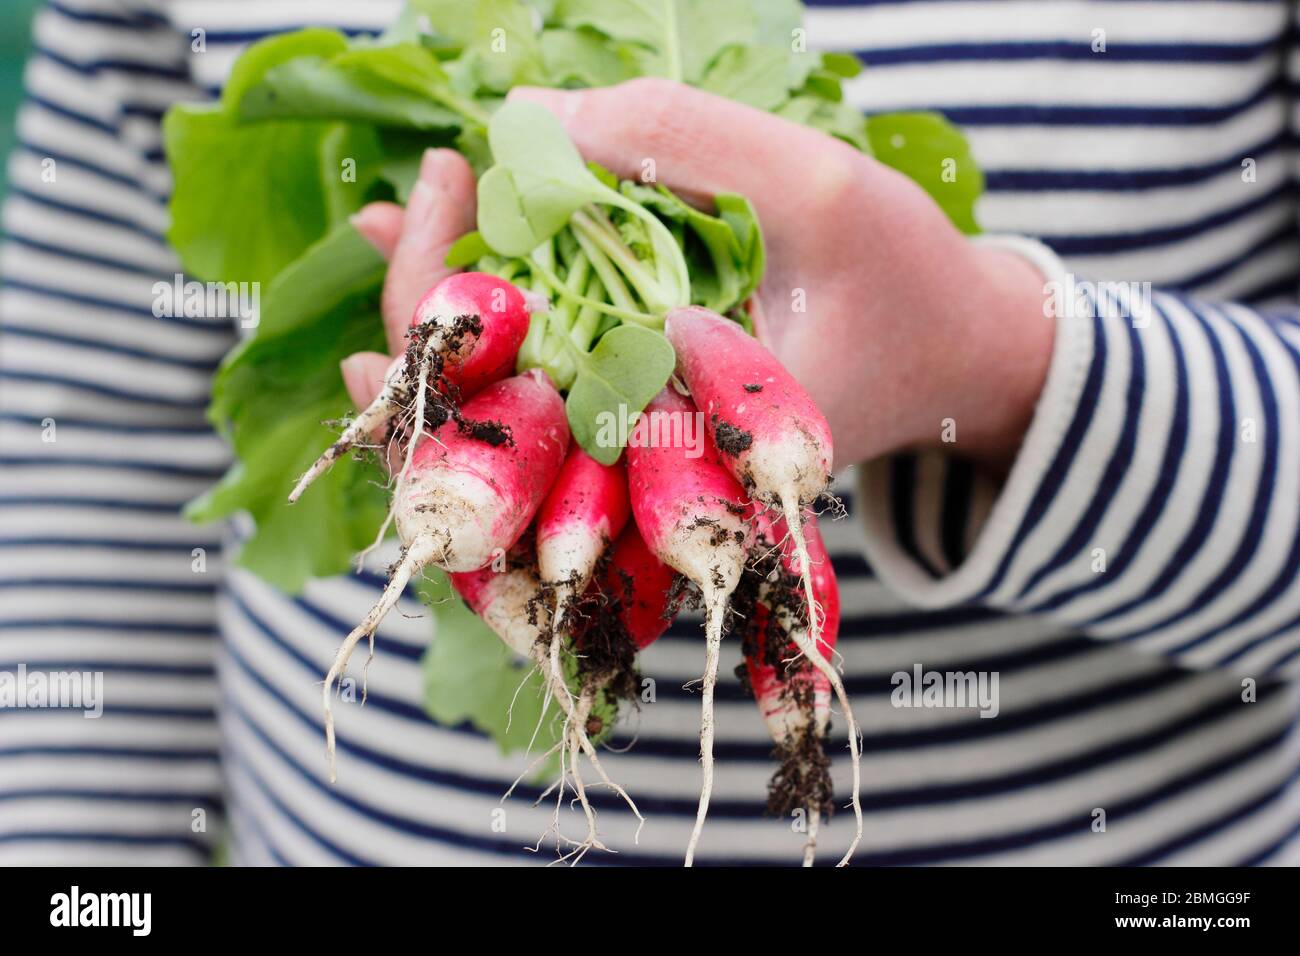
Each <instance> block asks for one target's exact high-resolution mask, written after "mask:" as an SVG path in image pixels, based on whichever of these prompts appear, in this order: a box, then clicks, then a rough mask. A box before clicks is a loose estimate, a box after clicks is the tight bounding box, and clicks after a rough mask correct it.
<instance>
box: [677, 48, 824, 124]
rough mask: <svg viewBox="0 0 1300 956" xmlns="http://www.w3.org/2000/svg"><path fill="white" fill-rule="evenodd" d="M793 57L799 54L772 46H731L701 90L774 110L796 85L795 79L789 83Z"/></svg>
mask: <svg viewBox="0 0 1300 956" xmlns="http://www.w3.org/2000/svg"><path fill="white" fill-rule="evenodd" d="M792 56H796V57H797V56H798V54H791V53H789V52H788V51H786V50H782V49H778V48H774V47H761V46H736V47H731V48H730V49H728V50H724V51H723V52H722V55H721V56H719V57H718V59H717V61H716V62H715V63H714V64H713V66H712V67H710V68H709V72H708V73H706V74H705V76H704V79H703V81H702V82H701V83H700V88H701V89H704V90H708V91H709V92H710V93H716V94H717V95H719V96H725V97H727V98H728V99H733V100H736V101H738V102H741V103H746V104H748V105H749V106H753V107H756V108H757V109H760V110H774V109H776V108H777V107H778V106H780V105H781V104H782V103H784V102H785V101H786V100H788V99H789V98H790V87H791V86H798V85H799V81H798V80H795V82H793V83H792V82H791V80H792V77H791V72H790V69H791V68H790V62H791V57H792ZM802 59H803V61H804V62H807V59H808V58H807V57H803V58H802Z"/></svg>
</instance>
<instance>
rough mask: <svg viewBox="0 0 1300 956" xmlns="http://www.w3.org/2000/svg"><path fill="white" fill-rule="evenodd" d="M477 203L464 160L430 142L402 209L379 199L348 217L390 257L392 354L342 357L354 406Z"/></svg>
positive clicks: (377, 383) (386, 296)
mask: <svg viewBox="0 0 1300 956" xmlns="http://www.w3.org/2000/svg"><path fill="white" fill-rule="evenodd" d="M475 208H476V203H475V183H474V171H473V170H472V169H470V166H469V163H467V162H466V161H465V159H464V157H462V156H461V155H460V154H459V153H457V152H455V151H454V150H450V149H430V150H428V151H426V152H425V154H424V158H423V160H422V161H421V162H420V175H419V178H418V179H417V180H416V183H415V186H414V187H413V188H412V190H411V195H410V199H409V200H408V202H407V204H406V208H405V209H403V208H402V207H401V206H399V205H396V204H395V203H386V202H377V203H371V204H370V205H368V206H365V207H363V208H362V209H361V210H360V211H358V212H357V214H356V215H355V216H353V217H352V224H353V226H355V227H356V230H357V231H358V232H359V233H361V235H363V236H365V238H366V239H367V240H368V241H369V242H370V244H371V245H373V246H374V247H375V248H376V249H378V250H379V252H380V253H381V254H382V255H383V257H384V258H385V259H387V260H388V274H387V276H386V277H385V279H384V292H383V299H382V303H381V309H382V312H383V317H384V329H385V331H386V332H387V333H388V351H389V353H391V354H389V355H381V354H380V353H378V352H358V353H356V354H355V355H349V356H348V357H347V358H346V359H344V360H343V363H342V366H341V368H342V372H343V382H344V384H345V385H347V389H348V395H349V396H350V397H351V398H352V401H353V402H355V403H356V407H357V408H365V407H366V406H367V405H369V404H370V403H371V402H372V401H374V399H375V396H377V395H378V394H379V390H380V389H381V388H382V387H383V384H384V375H385V373H386V372H387V371H388V367H389V365H391V364H392V362H393V356H394V355H398V354H400V353H401V352H403V351H405V349H406V331H407V329H409V328H410V326H411V315H412V313H413V312H414V311H415V306H416V303H418V302H419V301H420V298H421V297H422V296H423V295H424V293H425V292H427V291H428V290H429V289H430V288H432V287H433V286H435V285H437V284H438V283H439V282H440V281H442V280H443V279H444V278H446V277H447V276H448V275H450V274H451V273H452V272H453V271H455V270H452V269H448V268H447V267H446V266H444V265H443V261H444V260H445V259H446V258H447V250H448V249H449V248H450V247H451V244H452V243H453V242H455V241H456V240H457V239H459V238H460V237H461V236H463V235H464V234H465V233H467V232H470V231H472V230H473V229H474V223H475V215H476V212H475Z"/></svg>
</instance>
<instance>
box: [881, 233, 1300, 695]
mask: <svg viewBox="0 0 1300 956" xmlns="http://www.w3.org/2000/svg"><path fill="white" fill-rule="evenodd" d="M988 241H991V242H994V243H1001V244H1004V245H1007V246H1010V247H1011V248H1014V249H1016V250H1018V251H1019V252H1021V253H1022V254H1023V255H1025V256H1026V257H1028V258H1029V259H1030V260H1031V261H1033V262H1034V263H1035V264H1036V265H1037V266H1038V268H1039V269H1040V271H1041V272H1042V273H1043V274H1044V277H1045V282H1046V283H1047V286H1046V288H1047V290H1048V291H1050V292H1051V293H1052V295H1053V298H1054V299H1055V301H1056V307H1055V309H1054V310H1053V311H1055V312H1056V313H1057V317H1056V322H1057V327H1056V343H1055V348H1054V354H1053V356H1052V361H1051V367H1050V370H1049V373H1048V378H1047V383H1046V386H1045V388H1044V391H1043V393H1042V396H1041V397H1040V399H1039V402H1038V406H1037V409H1036V411H1035V414H1034V418H1033V421H1032V423H1031V425H1030V428H1029V430H1028V432H1027V434H1026V436H1025V439H1024V443H1023V445H1022V447H1021V449H1020V451H1019V454H1018V456H1017V458H1016V460H1015V462H1014V464H1013V466H1012V468H1011V470H1010V472H1009V474H1007V475H1006V476H1005V478H997V477H994V476H991V475H988V474H983V473H981V472H979V471H978V470H977V469H975V468H974V467H972V466H971V465H970V464H969V463H968V462H965V461H964V460H963V459H961V458H960V447H961V422H959V421H958V422H951V423H948V425H949V431H948V434H947V435H946V436H945V439H946V440H947V439H951V441H952V453H951V454H948V453H945V452H942V451H940V452H933V453H925V454H919V455H903V456H896V457H893V458H886V459H883V460H879V461H876V462H873V463H871V464H869V465H867V466H865V467H864V468H863V470H862V473H861V475H860V489H861V505H860V507H859V511H860V512H861V513H862V515H863V518H864V520H865V522H866V526H867V532H868V535H867V537H868V544H867V551H868V558H869V560H870V562H871V564H872V565H873V567H874V568H875V569H876V571H877V573H878V574H879V575H880V576H881V578H882V579H884V580H885V582H886V583H888V584H890V585H892V586H893V587H894V588H895V589H896V590H897V591H898V593H899V594H900V596H902V597H903V598H905V599H907V600H909V601H911V602H913V603H915V604H918V605H920V606H923V607H927V608H947V607H953V606H957V605H972V604H977V605H984V606H987V607H988V608H991V609H993V610H995V611H1007V612H1015V613H1019V614H1025V613H1028V614H1036V615H1042V616H1044V617H1046V618H1048V619H1050V620H1052V621H1054V622H1056V623H1061V624H1065V625H1068V626H1071V627H1074V628H1077V629H1079V630H1081V631H1082V632H1084V633H1087V634H1089V635H1091V636H1094V637H1096V638H1100V639H1104V640H1112V641H1125V642H1129V643H1130V644H1132V645H1133V646H1134V647H1136V648H1139V649H1141V650H1144V651H1149V652H1152V653H1158V654H1163V655H1168V656H1170V657H1172V658H1174V659H1176V660H1177V661H1178V662H1180V663H1182V664H1184V665H1187V666H1192V667H1198V668H1210V667H1219V668H1230V669H1232V670H1234V671H1236V672H1238V673H1241V674H1243V675H1258V674H1262V673H1266V672H1269V671H1273V670H1275V669H1287V670H1290V671H1292V672H1294V671H1295V670H1296V669H1297V665H1298V663H1300V580H1298V576H1300V309H1297V308H1280V309H1274V310H1260V309H1254V308H1248V307H1246V306H1243V305H1240V304H1235V303H1230V302H1206V301H1197V300H1196V299H1192V298H1188V297H1184V296H1181V295H1175V294H1169V293H1165V292H1160V291H1156V290H1152V289H1151V288H1150V286H1149V285H1147V284H1141V283H1138V284H1130V283H1091V282H1088V281H1085V280H1084V279H1082V278H1079V277H1075V276H1073V275H1071V274H1069V273H1067V271H1066V269H1065V267H1064V266H1063V265H1062V263H1061V262H1060V261H1059V260H1058V259H1057V257H1056V256H1055V255H1054V254H1053V253H1052V252H1051V251H1050V250H1048V249H1047V248H1046V247H1044V246H1041V245H1039V244H1038V243H1034V242H1030V241H1028V240H1020V239H1014V238H993V239H991V240H988ZM1046 320H1047V319H1045V321H1046Z"/></svg>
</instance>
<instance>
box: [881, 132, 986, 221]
mask: <svg viewBox="0 0 1300 956" xmlns="http://www.w3.org/2000/svg"><path fill="white" fill-rule="evenodd" d="M867 134H868V136H869V137H870V140H871V151H872V153H873V154H874V155H875V157H876V159H878V160H880V161H881V162H882V163H885V164H887V165H889V166H892V167H894V168H895V169H897V170H898V171H899V172H901V173H904V174H905V175H906V176H908V177H909V178H911V179H913V180H915V181H916V182H917V183H918V184H919V185H920V186H921V187H922V188H923V189H924V190H925V191H926V192H927V193H929V194H930V196H931V198H933V199H934V201H935V202H937V203H938V204H939V206H940V207H941V208H942V209H943V211H944V212H945V213H947V214H948V218H949V219H951V220H952V222H953V224H954V225H955V226H956V227H957V228H958V229H960V230H961V231H962V232H965V233H968V234H974V233H977V232H979V231H980V227H979V224H978V223H977V222H976V221H975V202H976V200H978V199H979V197H980V194H981V193H982V192H983V191H984V174H983V173H981V172H980V168H979V165H978V164H977V163H976V162H975V157H974V156H972V155H971V151H970V144H969V143H968V142H967V141H966V137H965V136H963V135H962V134H961V131H960V130H958V129H957V128H956V127H955V126H953V125H952V124H951V123H949V122H948V121H947V120H946V119H944V117H942V116H940V115H939V114H938V113H883V114H880V115H877V116H872V117H871V118H870V119H869V120H868V121H867Z"/></svg>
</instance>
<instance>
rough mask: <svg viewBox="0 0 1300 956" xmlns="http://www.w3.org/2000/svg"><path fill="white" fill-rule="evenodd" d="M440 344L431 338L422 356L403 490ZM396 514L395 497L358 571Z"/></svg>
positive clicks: (399, 481) (420, 432) (362, 555)
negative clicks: (430, 375) (430, 371)
mask: <svg viewBox="0 0 1300 956" xmlns="http://www.w3.org/2000/svg"><path fill="white" fill-rule="evenodd" d="M440 343H441V339H439V338H437V337H435V336H430V337H429V341H428V342H426V343H425V346H424V354H423V355H421V356H420V375H419V377H418V378H417V380H416V383H415V413H414V414H413V415H412V416H411V418H412V420H411V437H410V438H409V439H408V440H407V442H406V455H405V456H404V457H403V459H402V470H401V471H399V472H398V473H397V480H396V482H395V487H397V488H401V487H402V485H404V484H405V483H406V476H407V475H408V474H409V473H410V471H411V462H412V461H414V460H415V446H416V445H418V444H419V443H420V439H421V438H422V437H423V436H424V416H425V414H426V403H427V395H428V391H429V368H430V367H431V366H432V364H433V356H434V353H435V352H436V350H437V346H438V345H439V344H440ZM396 514H397V496H396V495H394V496H393V499H392V501H391V502H390V503H389V505H388V514H386V515H384V523H383V524H381V525H380V526H379V533H378V534H376V535H375V540H374V541H373V542H371V544H370V547H368V548H366V549H365V550H364V551H362V552H361V553H360V554H358V555H357V558H356V561H357V568H358V569H360V568H361V566H362V563H363V562H364V561H365V559H366V556H367V555H368V554H370V552H372V551H374V550H375V548H377V547H379V546H380V545H381V544H383V541H384V535H386V534H388V528H389V526H390V525H392V523H393V518H394V517H395V516H396Z"/></svg>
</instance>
